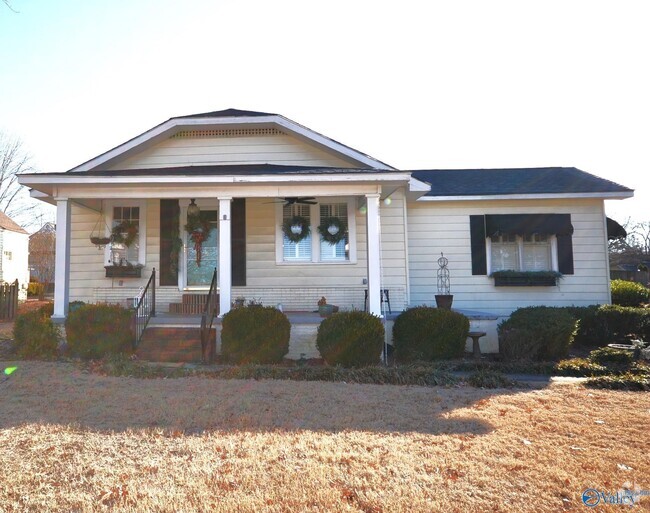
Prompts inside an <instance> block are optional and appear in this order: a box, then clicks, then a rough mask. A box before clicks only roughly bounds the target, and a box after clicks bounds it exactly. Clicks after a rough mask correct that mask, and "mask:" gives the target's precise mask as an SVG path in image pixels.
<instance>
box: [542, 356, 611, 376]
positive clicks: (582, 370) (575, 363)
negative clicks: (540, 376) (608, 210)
mask: <svg viewBox="0 0 650 513" xmlns="http://www.w3.org/2000/svg"><path fill="white" fill-rule="evenodd" d="M609 372H610V371H609V370H608V369H607V367H605V366H603V365H599V364H597V363H594V362H592V361H591V360H588V359H587V358H570V359H568V360H562V361H560V362H558V363H557V365H556V366H555V374H557V375H558V376H574V377H577V378H581V377H585V376H586V377H589V376H602V375H603V374H607V373H609Z"/></svg>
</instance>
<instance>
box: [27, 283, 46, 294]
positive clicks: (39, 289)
mask: <svg viewBox="0 0 650 513" xmlns="http://www.w3.org/2000/svg"><path fill="white" fill-rule="evenodd" d="M44 294H45V284H43V283H38V282H36V281H30V282H29V284H28V285H27V296H29V297H33V296H38V297H43V295H44Z"/></svg>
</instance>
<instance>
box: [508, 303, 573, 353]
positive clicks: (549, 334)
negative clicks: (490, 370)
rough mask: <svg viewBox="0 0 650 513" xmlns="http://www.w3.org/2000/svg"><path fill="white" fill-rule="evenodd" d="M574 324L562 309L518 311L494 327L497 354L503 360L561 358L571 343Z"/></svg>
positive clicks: (569, 315) (520, 309)
mask: <svg viewBox="0 0 650 513" xmlns="http://www.w3.org/2000/svg"><path fill="white" fill-rule="evenodd" d="M576 322H577V321H576V319H575V317H573V316H572V315H571V314H570V313H569V312H568V311H566V310H565V309H563V308H554V307H550V306H530V307H526V308H519V309H518V310H515V311H514V312H513V313H512V314H511V316H510V318H509V319H507V320H505V321H503V322H501V323H500V324H499V326H498V332H499V350H500V352H501V354H502V355H503V357H504V358H506V359H514V360H517V359H525V358H530V359H533V360H534V359H537V360H557V359H559V358H563V357H565V356H566V355H567V354H568V352H569V347H570V346H571V343H572V342H573V337H574V332H575V329H576Z"/></svg>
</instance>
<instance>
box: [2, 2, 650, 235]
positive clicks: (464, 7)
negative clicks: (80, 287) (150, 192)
mask: <svg viewBox="0 0 650 513" xmlns="http://www.w3.org/2000/svg"><path fill="white" fill-rule="evenodd" d="M8 1H9V3H10V5H11V7H12V8H13V10H11V9H9V8H7V7H6V6H5V5H4V4H3V3H2V2H0V130H2V131H4V132H5V133H9V134H11V135H13V136H17V137H20V139H21V140H22V141H23V144H24V147H25V149H26V150H27V151H28V152H29V154H30V155H31V156H32V163H33V165H34V166H35V168H36V169H37V170H39V171H43V172H60V171H66V170H68V169H70V168H72V167H74V166H75V165H77V164H80V163H81V162H84V161H86V160H88V159H90V158H92V157H94V156H96V155H98V154H100V153H102V152H104V151H106V150H108V149H110V148H112V147H114V146H116V145H118V144H121V143H122V142H125V141H126V140H128V139H130V138H132V137H134V136H136V135H138V134H140V133H142V132H144V131H145V130H148V129H149V128H151V127H153V126H155V125H157V124H159V123H161V122H163V121H165V120H166V119H168V118H170V117H173V116H179V115H186V114H193V113H198V112H208V111H213V110H221V109H226V108H231V107H232V108H239V109H245V110H258V111H264V112H273V113H278V114H282V115H284V116H286V117H288V118H290V119H292V120H294V121H297V122H298V123H301V124H303V125H305V126H307V127H309V128H311V129H313V130H315V131H317V132H320V133H322V134H324V135H327V136H328V137H331V138H333V139H336V140H338V141H340V142H342V143H344V144H347V145H349V146H352V147H353V148H356V149H358V150H361V151H363V152H364V153H367V154H369V155H371V156H373V157H375V158H377V159H379V160H381V161H383V162H387V163H388V164H391V165H392V166H395V167H397V168H399V169H406V170H412V169H447V168H449V169H451V168H496V167H543V166H566V167H569V166H575V167H577V168H579V169H582V170H584V171H587V172H590V173H593V174H595V175H598V176H600V177H603V178H606V179H609V180H612V181H615V182H617V183H620V184H622V185H625V186H627V187H630V188H632V189H635V197H634V198H633V199H626V200H622V201H607V202H606V209H607V213H608V215H609V216H610V217H613V218H615V219H616V220H618V221H619V222H622V223H623V222H625V221H627V220H628V219H632V221H637V222H639V221H650V213H649V211H648V207H647V205H648V204H650V187H649V185H650V174H649V171H650V66H649V59H648V57H649V52H650V30H648V29H647V21H648V19H650V17H649V16H648V15H649V14H650V4H648V2H647V0H643V1H634V0H621V1H613V0H612V1H607V2H602V1H598V0H589V1H581V0H562V1H556V0H546V1H545V2H526V1H522V0H516V1H503V0H491V1H489V2H487V1H485V0H478V1H470V0H453V1H450V0H445V1H438V0H428V1H412V0H401V1H399V2H385V1H382V0H374V1H365V0H346V1H339V0H328V1H327V2H323V1H320V0H312V1H304V0H302V1H285V0H276V1H273V2H270V1H268V0H260V1H257V0H249V1H245V0H205V1H203V0H186V1H178V0H174V1H171V0H155V1H153V0H152V1H150V0H111V1H99V0H57V1H53V0H8ZM14 11H16V12H14Z"/></svg>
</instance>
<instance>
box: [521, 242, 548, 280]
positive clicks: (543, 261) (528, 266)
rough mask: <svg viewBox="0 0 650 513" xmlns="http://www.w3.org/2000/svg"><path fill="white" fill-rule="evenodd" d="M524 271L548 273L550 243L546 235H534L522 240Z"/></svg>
mask: <svg viewBox="0 0 650 513" xmlns="http://www.w3.org/2000/svg"><path fill="white" fill-rule="evenodd" d="M523 260H524V269H523V270H524V271H548V270H550V269H551V243H550V242H549V241H548V237H547V236H546V235H538V234H535V235H533V236H531V237H530V238H528V240H524V244H523Z"/></svg>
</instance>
